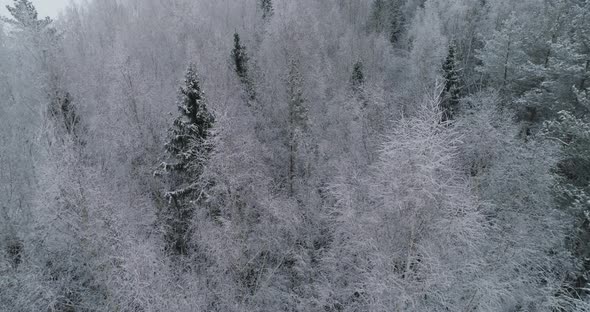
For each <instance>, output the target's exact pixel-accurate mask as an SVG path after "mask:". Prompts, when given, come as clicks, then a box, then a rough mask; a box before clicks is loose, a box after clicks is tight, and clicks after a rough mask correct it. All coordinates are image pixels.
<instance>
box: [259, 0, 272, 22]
mask: <svg viewBox="0 0 590 312" xmlns="http://www.w3.org/2000/svg"><path fill="white" fill-rule="evenodd" d="M260 7H261V8H262V19H264V20H267V19H269V18H270V17H271V16H272V15H273V13H274V9H273V7H272V0H260Z"/></svg>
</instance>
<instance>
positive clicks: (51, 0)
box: [0, 0, 71, 18]
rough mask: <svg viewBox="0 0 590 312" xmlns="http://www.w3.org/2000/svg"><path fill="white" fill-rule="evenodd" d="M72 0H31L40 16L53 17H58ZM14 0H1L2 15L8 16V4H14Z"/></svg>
mask: <svg viewBox="0 0 590 312" xmlns="http://www.w3.org/2000/svg"><path fill="white" fill-rule="evenodd" d="M70 1H71V0H31V2H33V4H34V5H35V7H36V8H37V11H38V12H39V17H40V18H41V17H45V16H50V17H52V18H54V17H56V16H57V15H58V13H59V12H60V11H61V10H62V9H63V8H64V7H65V6H66V5H67V4H68V3H70ZM12 3H13V0H0V6H1V7H0V15H4V16H6V15H7V14H8V11H6V5H7V4H10V5H12Z"/></svg>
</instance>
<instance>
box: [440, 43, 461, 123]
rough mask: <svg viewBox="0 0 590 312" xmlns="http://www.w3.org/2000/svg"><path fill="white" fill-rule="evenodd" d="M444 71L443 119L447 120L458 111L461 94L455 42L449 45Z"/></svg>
mask: <svg viewBox="0 0 590 312" xmlns="http://www.w3.org/2000/svg"><path fill="white" fill-rule="evenodd" d="M443 72H444V78H445V87H444V95H443V100H442V102H441V108H442V119H443V121H447V120H450V119H453V115H454V114H455V113H456V112H457V106H458V105H459V96H460V93H461V80H460V79H461V78H460V76H459V65H458V62H457V55H456V49H455V45H454V44H453V43H451V44H450V45H449V52H448V54H447V58H446V60H445V62H444V64H443Z"/></svg>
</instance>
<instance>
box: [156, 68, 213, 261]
mask: <svg viewBox="0 0 590 312" xmlns="http://www.w3.org/2000/svg"><path fill="white" fill-rule="evenodd" d="M184 84H185V85H184V86H183V87H182V88H181V89H180V101H179V102H180V103H179V106H178V108H179V111H180V116H178V118H176V120H175V121H174V125H173V127H172V128H171V130H170V141H169V142H168V143H167V144H166V146H165V147H166V151H167V152H168V154H169V156H170V158H171V160H172V162H170V163H163V164H162V169H164V173H166V174H167V175H168V177H169V183H170V186H171V189H170V190H169V191H168V192H166V194H165V196H166V198H167V199H168V200H169V205H168V206H167V207H166V211H164V212H163V213H162V214H161V218H162V219H163V220H162V221H163V223H164V226H165V227H166V238H167V241H168V243H169V244H170V249H171V252H172V253H173V254H177V255H187V254H188V252H189V250H188V249H189V236H190V225H191V219H192V216H193V213H194V209H195V204H196V202H197V201H198V200H199V199H200V195H199V194H198V191H199V190H200V189H202V187H201V184H200V180H199V177H200V175H201V174H202V172H203V167H204V165H205V162H206V160H207V157H208V154H209V152H210V151H211V147H210V146H209V145H208V140H207V139H208V138H209V131H210V129H211V128H212V127H213V123H214V117H213V115H212V114H211V113H209V111H208V110H207V103H206V100H205V94H204V92H203V91H202V90H201V86H200V82H199V77H198V75H197V69H196V66H195V65H193V64H191V65H189V67H188V69H187V72H186V75H185V80H184ZM157 173H161V172H157Z"/></svg>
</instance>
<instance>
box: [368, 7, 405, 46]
mask: <svg viewBox="0 0 590 312" xmlns="http://www.w3.org/2000/svg"><path fill="white" fill-rule="evenodd" d="M401 5H402V4H401V3H400V2H399V1H398V0H375V1H373V4H372V5H371V16H370V19H369V26H370V28H371V29H372V30H373V31H375V32H378V33H380V32H386V33H387V36H388V38H389V41H390V42H391V43H396V42H397V41H398V40H399V39H400V35H401V33H402V30H403V24H404V20H403V15H402V12H401V9H400V8H401Z"/></svg>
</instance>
